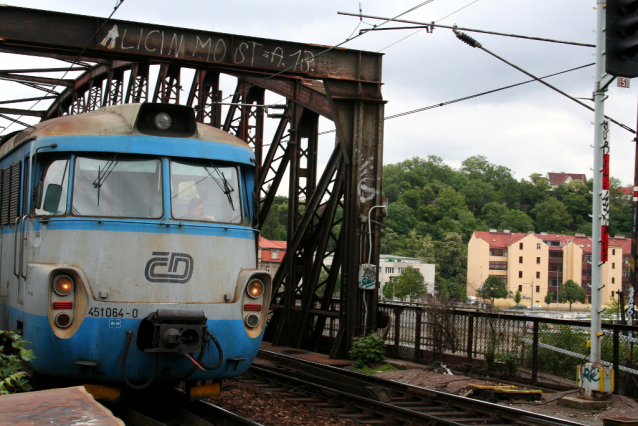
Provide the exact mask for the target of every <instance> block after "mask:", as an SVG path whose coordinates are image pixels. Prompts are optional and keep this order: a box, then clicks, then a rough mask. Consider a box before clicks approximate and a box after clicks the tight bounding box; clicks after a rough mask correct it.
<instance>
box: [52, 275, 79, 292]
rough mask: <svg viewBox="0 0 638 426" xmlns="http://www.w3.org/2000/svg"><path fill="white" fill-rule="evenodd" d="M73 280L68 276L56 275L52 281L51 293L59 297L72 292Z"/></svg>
mask: <svg viewBox="0 0 638 426" xmlns="http://www.w3.org/2000/svg"><path fill="white" fill-rule="evenodd" d="M73 286H74V283H73V279H72V278H71V277H69V276H68V275H58V276H57V277H55V279H54V280H53V291H55V293H56V294H57V295H59V296H66V295H68V294H69V293H71V292H72V291H73Z"/></svg>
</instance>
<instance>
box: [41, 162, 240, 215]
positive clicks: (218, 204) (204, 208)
mask: <svg viewBox="0 0 638 426" xmlns="http://www.w3.org/2000/svg"><path fill="white" fill-rule="evenodd" d="M164 161H166V160H164ZM164 161H162V160H161V159H159V158H157V159H154V158H150V159H149V158H142V159H138V158H124V157H119V156H118V155H110V156H108V157H104V158H100V157H95V156H91V157H84V156H77V157H73V158H71V159H57V160H54V161H51V162H49V163H47V164H46V166H45V172H44V176H43V177H42V180H41V181H40V185H41V188H42V189H43V192H44V193H43V194H42V193H41V194H42V195H41V196H40V198H39V200H38V201H37V202H36V206H35V210H34V212H35V214H36V215H43V216H55V215H64V214H67V209H66V208H65V204H66V203H65V200H66V198H67V196H66V194H67V192H68V191H69V190H70V191H71V193H72V197H71V208H70V214H71V215H72V216H91V217H96V216H97V217H122V218H123V217H128V218H149V219H160V218H162V217H164V208H163V207H164V185H163V182H164V179H163V177H162V175H163V173H164V172H168V173H170V179H169V181H170V185H171V187H170V216H171V217H172V218H174V219H176V220H180V221H181V220H186V221H197V222H225V223H239V224H241V223H248V217H247V214H244V213H243V209H242V205H241V198H240V195H239V187H240V185H239V171H238V169H237V167H234V166H229V165H226V164H218V163H216V162H213V161H204V162H202V161H199V162H195V161H193V162H189V161H187V160H169V161H166V162H164ZM71 163H73V165H71ZM163 163H164V164H168V167H163ZM70 168H73V170H74V175H73V183H72V188H71V189H69V175H70V173H69V169H70ZM165 169H168V170H165Z"/></svg>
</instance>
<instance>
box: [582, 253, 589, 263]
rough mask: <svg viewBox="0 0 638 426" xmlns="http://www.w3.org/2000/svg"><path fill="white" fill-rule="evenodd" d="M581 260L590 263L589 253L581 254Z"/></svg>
mask: <svg viewBox="0 0 638 426" xmlns="http://www.w3.org/2000/svg"><path fill="white" fill-rule="evenodd" d="M583 262H589V263H591V254H584V255H583Z"/></svg>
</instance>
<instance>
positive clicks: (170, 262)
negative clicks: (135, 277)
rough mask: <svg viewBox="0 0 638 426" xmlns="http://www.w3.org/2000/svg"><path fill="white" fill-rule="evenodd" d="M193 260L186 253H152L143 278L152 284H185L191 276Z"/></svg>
mask: <svg viewBox="0 0 638 426" xmlns="http://www.w3.org/2000/svg"><path fill="white" fill-rule="evenodd" d="M193 263H194V262H193V258H192V257H191V255H190V254H186V253H169V252H159V251H156V252H153V257H151V260H149V261H148V263H146V269H145V270H144V276H145V277H146V279H147V280H148V281H150V282H152V283H175V284H186V283H187V282H188V281H190V279H191V277H192V276H193Z"/></svg>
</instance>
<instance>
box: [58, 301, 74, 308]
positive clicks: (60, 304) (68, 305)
mask: <svg viewBox="0 0 638 426" xmlns="http://www.w3.org/2000/svg"><path fill="white" fill-rule="evenodd" d="M53 309H73V302H53Z"/></svg>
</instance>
